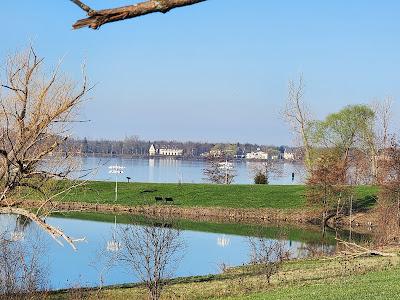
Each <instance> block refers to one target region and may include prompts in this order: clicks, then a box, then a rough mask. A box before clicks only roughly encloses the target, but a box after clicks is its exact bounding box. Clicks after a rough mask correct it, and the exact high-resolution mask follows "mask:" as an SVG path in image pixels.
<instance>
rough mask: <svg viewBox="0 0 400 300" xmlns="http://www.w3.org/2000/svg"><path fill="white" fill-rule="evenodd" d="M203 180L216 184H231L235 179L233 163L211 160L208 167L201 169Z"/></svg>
mask: <svg viewBox="0 0 400 300" xmlns="http://www.w3.org/2000/svg"><path fill="white" fill-rule="evenodd" d="M203 174H204V176H205V178H204V179H205V180H207V181H210V182H211V183H216V184H231V183H232V182H233V181H234V179H235V177H236V170H235V167H234V165H233V163H231V162H229V161H228V160H222V159H218V158H211V159H209V161H208V165H207V167H206V168H204V169H203Z"/></svg>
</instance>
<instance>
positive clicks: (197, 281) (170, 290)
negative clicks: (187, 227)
mask: <svg viewBox="0 0 400 300" xmlns="http://www.w3.org/2000/svg"><path fill="white" fill-rule="evenodd" d="M399 280H400V268H399V257H394V258H393V257H390V258H388V257H369V258H357V259H352V260H340V259H333V260H330V259H328V260H326V259H308V260H298V261H289V262H286V263H285V264H284V266H283V268H282V270H281V271H280V272H279V273H278V274H276V275H274V276H273V277H272V281H271V285H268V284H267V283H266V281H265V278H263V277H262V276H260V275H258V273H257V270H256V269H255V268H254V267H248V266H246V267H239V268H233V269H230V270H228V271H227V272H226V273H222V274H220V275H210V276H199V277H192V278H177V279H174V280H173V282H172V283H171V284H170V285H169V286H167V287H166V289H165V291H164V293H163V297H162V299H231V300H261V299H301V300H303V299H304V300H309V299H310V300H318V299H321V300H322V299H339V300H343V299H354V300H358V299H360V300H361V299H382V300H383V299H388V300H390V299H399V297H400V285H399V284H398V282H399ZM99 293H100V294H98V293H97V292H95V291H94V292H93V291H92V292H90V296H89V297H88V299H97V297H100V298H101V299H113V300H120V299H121V300H122V299H138V300H140V299H143V300H144V299H146V292H145V289H144V287H143V286H142V285H135V286H131V287H130V286H122V287H113V288H106V289H104V290H102V291H100V292H99ZM51 298H53V299H66V295H65V294H64V293H56V294H53V297H51Z"/></svg>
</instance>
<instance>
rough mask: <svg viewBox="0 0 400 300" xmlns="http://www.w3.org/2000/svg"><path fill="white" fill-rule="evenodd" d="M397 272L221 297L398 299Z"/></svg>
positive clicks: (399, 273) (399, 276) (253, 299)
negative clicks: (247, 294)
mask: <svg viewBox="0 0 400 300" xmlns="http://www.w3.org/2000/svg"><path fill="white" fill-rule="evenodd" d="M399 281H400V270H399V269H398V268H396V269H389V270H383V271H374V272H370V273H367V274H363V275H357V276H352V277H349V278H346V279H344V280H343V279H336V280H328V281H326V282H322V283H315V284H310V285H295V286H290V287H285V288H278V289H276V290H274V291H270V292H264V293H258V294H254V295H249V296H239V297H233V298H231V297H230V298H224V299H230V300H233V299H235V300H239V299H240V300H268V299H271V300H281V299H282V300H283V299H302V300H318V299H321V300H329V299H339V300H343V299H352V300H363V299H376V300H378V299H380V300H391V299H393V300H394V299H400V284H399Z"/></svg>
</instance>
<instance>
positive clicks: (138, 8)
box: [70, 0, 206, 29]
mask: <svg viewBox="0 0 400 300" xmlns="http://www.w3.org/2000/svg"><path fill="white" fill-rule="evenodd" d="M70 1H72V2H73V3H75V4H76V5H77V6H78V7H80V8H81V9H82V10H84V11H85V12H86V13H87V15H88V17H87V18H85V19H81V20H78V21H77V22H76V23H75V24H73V25H72V27H73V29H80V28H83V27H89V28H92V29H98V28H100V26H102V25H104V24H106V23H111V22H117V21H121V20H125V19H132V18H136V17H139V16H144V15H147V14H151V13H156V12H160V13H164V14H165V13H167V12H169V11H170V10H172V9H174V8H178V7H184V6H189V5H193V4H196V3H200V2H204V1H206V0H148V1H144V2H140V3H136V4H133V5H128V6H122V7H116V8H110V9H102V10H93V9H91V8H90V7H89V6H87V5H86V4H84V3H82V2H81V1H79V0H70Z"/></svg>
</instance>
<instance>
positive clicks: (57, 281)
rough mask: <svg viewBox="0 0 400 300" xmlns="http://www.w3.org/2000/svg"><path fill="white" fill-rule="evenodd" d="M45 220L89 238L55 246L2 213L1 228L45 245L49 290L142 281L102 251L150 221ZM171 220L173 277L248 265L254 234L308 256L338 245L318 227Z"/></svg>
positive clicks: (73, 217) (43, 259)
mask: <svg viewBox="0 0 400 300" xmlns="http://www.w3.org/2000/svg"><path fill="white" fill-rule="evenodd" d="M115 220H116V223H114V221H115ZM46 222H47V223H49V224H52V225H54V226H56V227H59V228H62V229H63V230H64V232H66V233H67V234H68V235H69V236H71V237H74V238H80V237H84V238H85V241H82V242H79V243H78V244H77V246H78V250H77V251H73V250H72V249H71V248H70V247H69V246H68V245H64V247H62V246H60V245H59V244H57V243H56V242H55V241H54V240H53V239H51V238H50V237H49V236H47V235H46V234H44V233H43V232H42V231H38V230H37V228H36V225H34V224H32V223H28V224H26V223H22V222H21V220H19V219H17V217H15V216H10V215H0V230H1V231H3V232H4V231H6V230H8V235H9V237H10V238H11V239H14V240H17V243H21V244H23V245H26V246H27V247H30V246H29V245H30V244H32V243H35V242H38V241H40V243H41V244H42V245H45V246H43V247H44V248H43V249H41V250H40V251H41V252H40V253H41V259H40V260H41V263H43V265H45V266H46V267H45V268H46V270H47V273H48V278H49V285H50V288H51V289H61V288H68V287H73V286H97V285H99V283H100V278H102V280H103V284H105V285H113V284H122V283H130V282H138V281H139V279H138V277H136V276H135V275H133V274H132V273H129V272H128V270H127V269H125V268H123V267H121V266H114V267H113V268H111V269H108V268H106V265H105V262H104V261H103V260H102V259H101V256H99V254H100V253H105V252H106V251H107V242H110V241H112V240H113V234H114V233H115V228H116V227H118V226H148V224H149V220H148V219H145V218H144V217H132V216H112V215H105V214H94V213H75V214H72V215H66V216H65V215H64V216H52V217H48V218H47V219H46ZM123 224H129V225H123ZM173 224H174V225H173V226H174V227H176V228H179V229H180V237H181V239H182V240H183V242H184V244H185V248H184V250H182V251H183V252H182V257H183V259H182V260H181V261H180V263H179V266H178V267H177V269H176V272H175V273H174V276H193V275H206V274H216V273H219V272H220V267H219V266H220V265H221V264H222V263H223V264H226V265H228V266H239V265H242V264H246V263H248V262H249V258H250V249H249V243H248V239H249V237H250V236H253V235H255V234H260V235H262V236H264V237H266V238H268V239H269V241H271V242H272V241H274V240H276V239H277V238H278V236H279V237H280V239H284V244H285V247H286V248H287V249H288V250H289V251H290V256H291V257H293V258H295V257H304V256H307V255H308V252H307V246H310V245H312V246H313V247H314V248H318V249H319V250H321V251H324V252H327V253H329V252H332V251H333V250H334V249H335V240H334V234H333V233H332V232H328V233H327V234H326V235H325V237H324V238H322V237H321V233H320V229H319V228H318V227H317V228H295V227H277V226H266V227H264V226H255V225H246V224H225V223H206V222H192V221H187V220H180V221H179V220H178V221H174V222H173ZM109 250H110V249H109Z"/></svg>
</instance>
